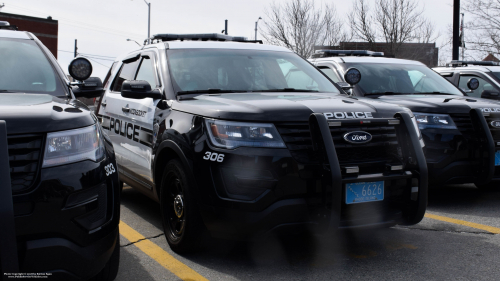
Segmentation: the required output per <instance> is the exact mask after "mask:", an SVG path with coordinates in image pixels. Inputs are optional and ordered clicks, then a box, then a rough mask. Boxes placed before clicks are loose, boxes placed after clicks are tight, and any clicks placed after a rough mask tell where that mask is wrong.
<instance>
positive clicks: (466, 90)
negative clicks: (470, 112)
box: [460, 88, 472, 94]
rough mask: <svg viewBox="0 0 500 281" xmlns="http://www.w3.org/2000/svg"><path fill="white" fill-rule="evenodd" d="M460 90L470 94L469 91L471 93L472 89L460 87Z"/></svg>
mask: <svg viewBox="0 0 500 281" xmlns="http://www.w3.org/2000/svg"><path fill="white" fill-rule="evenodd" d="M460 90H461V91H462V92H464V94H470V93H472V90H469V89H464V88H460Z"/></svg>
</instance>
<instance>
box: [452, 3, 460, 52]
mask: <svg viewBox="0 0 500 281" xmlns="http://www.w3.org/2000/svg"><path fill="white" fill-rule="evenodd" d="M459 37H460V0H453V48H452V50H453V52H452V60H458V59H459V51H458V46H459V44H460V38H459Z"/></svg>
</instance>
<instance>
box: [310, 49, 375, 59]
mask: <svg viewBox="0 0 500 281" xmlns="http://www.w3.org/2000/svg"><path fill="white" fill-rule="evenodd" d="M343 56H357V57H364V56H367V57H383V56H384V53H383V52H373V51H368V50H317V51H316V52H315V53H314V54H313V55H312V57H313V58H326V57H343Z"/></svg>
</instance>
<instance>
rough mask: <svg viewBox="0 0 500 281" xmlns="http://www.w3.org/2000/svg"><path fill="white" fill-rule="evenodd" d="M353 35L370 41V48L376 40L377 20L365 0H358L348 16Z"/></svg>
mask: <svg viewBox="0 0 500 281" xmlns="http://www.w3.org/2000/svg"><path fill="white" fill-rule="evenodd" d="M348 19H349V23H350V25H351V33H352V36H353V37H355V38H357V39H360V40H362V41H366V42H368V43H370V48H373V44H374V43H375V41H376V38H377V34H376V31H375V25H374V23H375V20H374V19H373V16H372V15H371V14H370V9H369V7H368V4H366V2H365V0H356V1H354V3H353V6H352V10H351V12H350V14H349V16H348Z"/></svg>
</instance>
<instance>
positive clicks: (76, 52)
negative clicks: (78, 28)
mask: <svg viewBox="0 0 500 281" xmlns="http://www.w3.org/2000/svg"><path fill="white" fill-rule="evenodd" d="M77 55H78V47H77V46H76V39H75V58H76V56H77Z"/></svg>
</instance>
